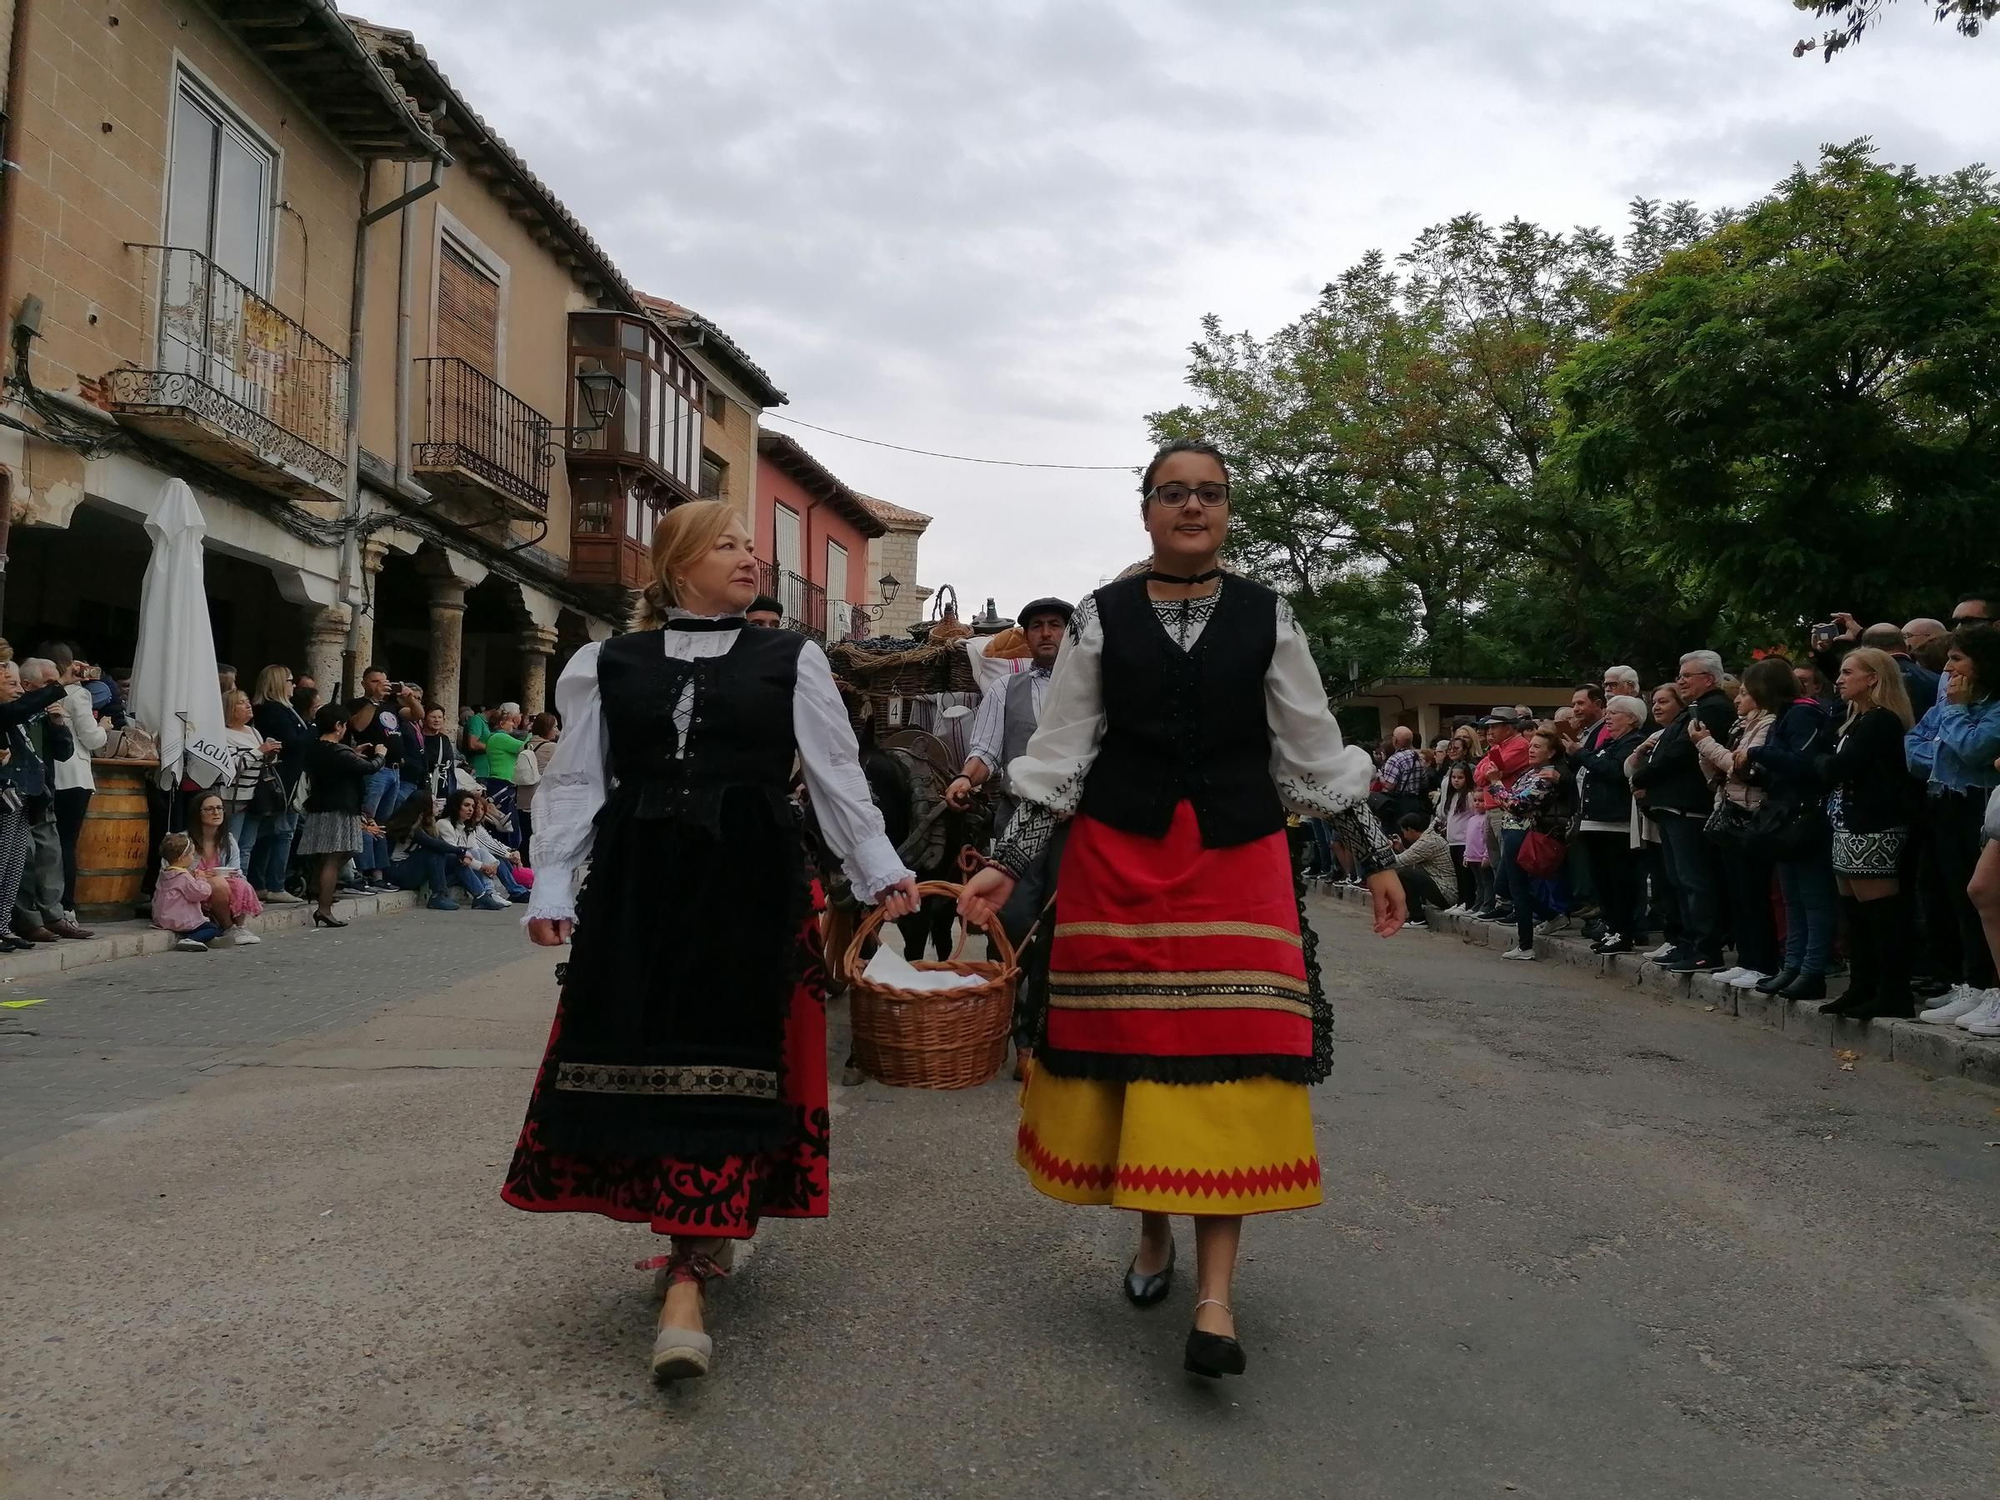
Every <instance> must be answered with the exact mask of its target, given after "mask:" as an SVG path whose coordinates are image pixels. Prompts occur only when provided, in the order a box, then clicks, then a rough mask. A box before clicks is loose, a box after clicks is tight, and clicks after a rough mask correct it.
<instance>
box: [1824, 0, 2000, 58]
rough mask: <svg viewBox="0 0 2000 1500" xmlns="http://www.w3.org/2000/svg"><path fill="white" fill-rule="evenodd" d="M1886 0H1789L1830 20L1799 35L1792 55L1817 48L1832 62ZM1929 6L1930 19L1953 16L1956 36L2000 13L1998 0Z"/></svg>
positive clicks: (1943, 0) (1949, 0)
mask: <svg viewBox="0 0 2000 1500" xmlns="http://www.w3.org/2000/svg"><path fill="white" fill-rule="evenodd" d="M1889 3H1890V0H1792V8H1793V9H1794V10H1803V11H1810V12H1811V13H1812V14H1813V16H1814V17H1815V18H1817V19H1819V20H1822V21H1832V22H1833V23H1834V24H1833V25H1832V26H1830V27H1828V28H1827V30H1826V32H1825V33H1824V34H1823V35H1821V36H1818V37H1810V36H1809V37H1801V38H1800V39H1799V42H1798V45H1797V46H1795V47H1793V48H1792V56H1794V57H1804V56H1805V55H1806V54H1807V53H1808V52H1811V51H1814V50H1817V51H1818V52H1819V54H1820V56H1822V57H1823V58H1825V59H1826V60H1827V61H1828V62H1832V61H1833V60H1834V58H1836V57H1838V56H1839V55H1840V54H1841V53H1842V52H1844V51H1846V50H1847V48H1849V47H1851V46H1853V45H1854V44H1855V43H1856V42H1858V41H1860V40H1861V38H1862V36H1863V35H1864V34H1865V33H1866V32H1867V31H1868V30H1869V28H1870V27H1872V26H1875V25H1876V24H1878V23H1879V22H1880V20H1881V17H1882V8H1883V7H1884V6H1885V5H1887V4H1889ZM1931 9H1932V11H1933V12H1934V13H1935V15H1934V19H1936V20H1938V21H1947V20H1955V21H1956V22H1957V25H1958V34H1959V35H1960V36H1967V37H1973V36H1978V35H1979V33H1980V31H1981V30H1983V29H1984V27H1985V23H1986V22H1988V21H1990V20H1992V19H1993V18H1994V17H1995V16H2000V0H1931Z"/></svg>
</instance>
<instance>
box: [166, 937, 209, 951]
mask: <svg viewBox="0 0 2000 1500" xmlns="http://www.w3.org/2000/svg"><path fill="white" fill-rule="evenodd" d="M174 946H175V947H176V948H178V949H179V950H180V951H181V952H183V953H206V952H208V944H206V943H204V942H203V941H202V940H201V939H200V938H182V939H181V940H180V941H179V942H177V943H175V944H174Z"/></svg>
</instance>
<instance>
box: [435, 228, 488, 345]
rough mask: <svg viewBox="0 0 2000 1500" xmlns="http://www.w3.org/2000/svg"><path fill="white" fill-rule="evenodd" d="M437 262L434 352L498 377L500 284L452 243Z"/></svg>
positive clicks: (441, 247)
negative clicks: (435, 348)
mask: <svg viewBox="0 0 2000 1500" xmlns="http://www.w3.org/2000/svg"><path fill="white" fill-rule="evenodd" d="M440 249H441V251H442V254H441V255H440V257H439V260H438V307H437V352H438V353H439V354H445V355H451V356H454V357H456V358H458V359H462V360H464V361H465V362H466V363H467V364H469V365H471V366H472V367H473V368H474V369H475V370H478V371H479V372H481V373H482V374H485V375H491V376H495V377H497V376H498V375H499V373H500V283H499V282H497V281H495V280H494V279H493V277H492V276H490V275H488V274H487V272H486V270H485V269H484V268H483V267H482V266H480V265H479V264H478V263H477V262H476V261H474V260H472V259H471V258H470V257H468V256H467V255H465V254H464V253H463V252H462V251H460V250H459V249H458V248H457V247H456V246H454V245H453V244H452V243H451V241H449V240H446V241H445V242H444V243H443V244H442V246H440Z"/></svg>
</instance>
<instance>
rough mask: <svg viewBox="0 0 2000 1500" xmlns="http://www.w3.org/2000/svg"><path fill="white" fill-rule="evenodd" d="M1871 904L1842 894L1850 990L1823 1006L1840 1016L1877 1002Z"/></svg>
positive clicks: (1842, 919)
mask: <svg viewBox="0 0 2000 1500" xmlns="http://www.w3.org/2000/svg"><path fill="white" fill-rule="evenodd" d="M1867 910H1868V908H1867V905H1866V903H1864V902H1860V901H1856V900H1855V899H1854V898H1853V897H1852V896H1842V897H1841V898H1840V928H1841V931H1842V932H1844V933H1845V934H1846V935H1847V992H1846V993H1845V994H1843V995H1842V996H1841V997H1840V998H1839V999H1838V1000H1829V1001H1828V1002H1827V1003H1826V1004H1824V1005H1822V1006H1821V1007H1820V1009H1821V1010H1823V1011H1828V1012H1831V1013H1832V1014H1833V1015H1836V1016H1845V1015H1852V1014H1853V1013H1854V1012H1855V1011H1857V1010H1859V1009H1861V1008H1862V1007H1863V1006H1864V1005H1872V1004H1874V1002H1875V983H1876V957H1875V935H1874V933H1873V932H1872V931H1870V929H1869V925H1868V919H1867Z"/></svg>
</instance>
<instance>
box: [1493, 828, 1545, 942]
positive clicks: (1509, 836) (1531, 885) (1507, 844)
mask: <svg viewBox="0 0 2000 1500" xmlns="http://www.w3.org/2000/svg"><path fill="white" fill-rule="evenodd" d="M1527 837H1528V830H1527V829H1525V828H1508V829H1505V830H1503V831H1502V832H1501V835H1500V850H1501V859H1500V868H1501V869H1502V870H1503V871H1504V872H1505V874H1506V877H1507V899H1508V902H1509V904H1510V905H1512V906H1513V908H1514V942H1515V946H1516V947H1520V948H1526V949H1527V950H1528V951H1529V952H1530V953H1532V952H1534V951H1535V919H1536V917H1537V916H1539V915H1542V913H1541V912H1540V911H1539V910H1538V907H1539V901H1538V898H1537V897H1536V895H1535V889H1536V887H1537V886H1541V885H1545V884H1547V882H1546V881H1540V880H1536V879H1535V878H1533V877H1532V876H1531V875H1529V874H1528V872H1527V871H1526V870H1524V869H1522V868H1521V845H1522V844H1523V843H1524V842H1525V841H1526V840H1527Z"/></svg>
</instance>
